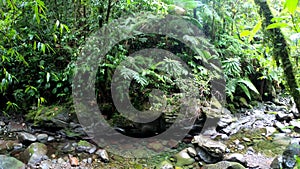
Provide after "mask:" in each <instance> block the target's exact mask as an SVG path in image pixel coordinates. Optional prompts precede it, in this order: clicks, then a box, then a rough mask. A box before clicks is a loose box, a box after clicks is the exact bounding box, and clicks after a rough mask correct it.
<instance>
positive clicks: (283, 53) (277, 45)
mask: <svg viewBox="0 0 300 169" xmlns="http://www.w3.org/2000/svg"><path fill="white" fill-rule="evenodd" d="M254 2H255V4H256V5H257V6H259V7H260V10H259V11H260V15H261V17H264V18H265V22H264V27H266V26H268V25H270V24H272V22H271V20H272V18H273V14H272V12H271V10H270V7H269V5H268V3H267V1H266V0H254ZM267 32H268V37H269V40H270V41H271V42H272V44H273V48H274V49H273V52H274V57H275V60H276V63H277V64H280V66H281V67H282V68H283V71H284V75H285V77H286V81H287V85H288V87H289V89H290V93H291V95H292V97H293V98H294V100H295V103H296V107H297V109H298V110H299V111H300V92H299V90H297V88H298V85H297V82H296V78H295V71H294V70H293V66H292V63H291V60H290V48H289V46H288V43H287V41H286V39H285V38H284V35H283V33H282V32H281V30H280V28H274V29H269V30H267ZM278 66H279V65H278Z"/></svg>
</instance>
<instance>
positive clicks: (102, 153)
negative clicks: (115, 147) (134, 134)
mask: <svg viewBox="0 0 300 169" xmlns="http://www.w3.org/2000/svg"><path fill="white" fill-rule="evenodd" d="M96 154H97V155H98V157H99V158H100V159H101V160H102V161H104V162H106V163H107V162H109V156H108V153H107V151H106V150H104V149H99V150H97V151H96Z"/></svg>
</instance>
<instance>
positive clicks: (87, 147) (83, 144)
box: [76, 140, 97, 154]
mask: <svg viewBox="0 0 300 169" xmlns="http://www.w3.org/2000/svg"><path fill="white" fill-rule="evenodd" d="M96 149H97V147H96V146H95V145H93V144H91V143H89V142H88V141H85V140H81V141H79V142H78V143H77V146H76V150H77V151H79V152H87V153H90V154H92V153H94V152H95V151H96Z"/></svg>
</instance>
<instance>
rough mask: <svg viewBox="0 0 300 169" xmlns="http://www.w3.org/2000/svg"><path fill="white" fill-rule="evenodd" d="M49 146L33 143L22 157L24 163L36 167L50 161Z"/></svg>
mask: <svg viewBox="0 0 300 169" xmlns="http://www.w3.org/2000/svg"><path fill="white" fill-rule="evenodd" d="M46 154H47V146H46V145H45V144H43V143H32V144H31V145H30V146H28V147H27V149H26V150H25V151H24V152H23V153H22V155H21V157H22V160H23V161H24V162H27V164H28V165H30V166H32V167H34V166H36V165H37V164H38V163H40V162H41V161H42V160H45V159H48V157H47V156H46Z"/></svg>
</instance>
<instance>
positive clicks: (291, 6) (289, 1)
mask: <svg viewBox="0 0 300 169" xmlns="http://www.w3.org/2000/svg"><path fill="white" fill-rule="evenodd" d="M297 5H298V0H286V1H285V4H284V9H287V10H288V11H289V12H290V13H291V14H292V15H294V13H295V10H296V9H297Z"/></svg>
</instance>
